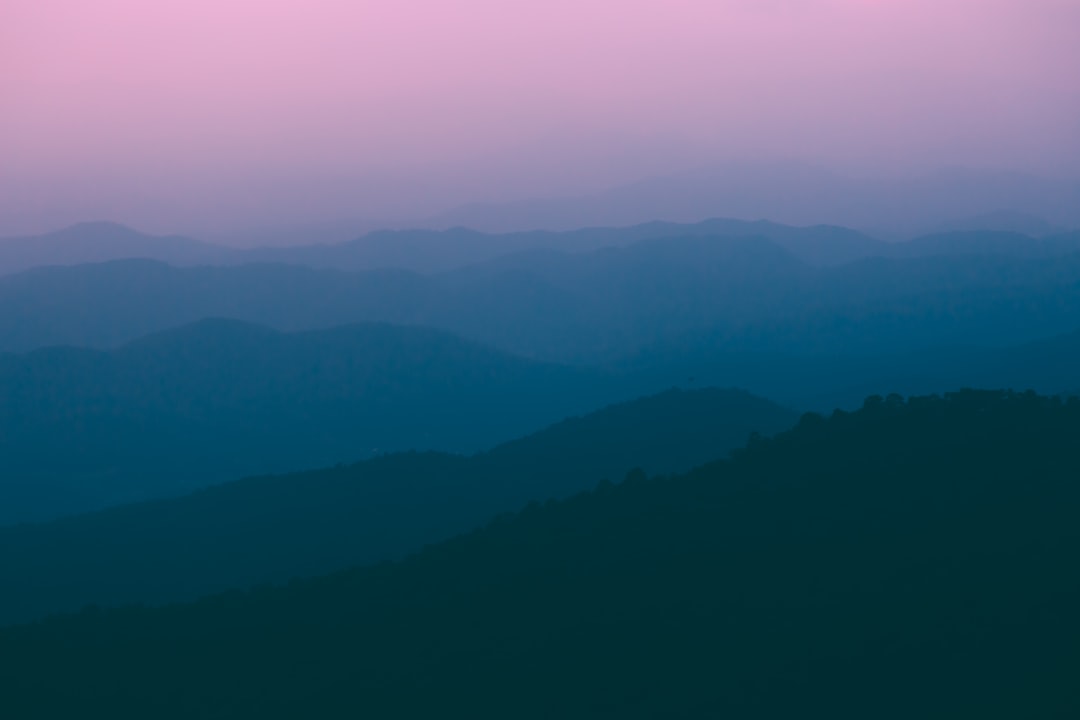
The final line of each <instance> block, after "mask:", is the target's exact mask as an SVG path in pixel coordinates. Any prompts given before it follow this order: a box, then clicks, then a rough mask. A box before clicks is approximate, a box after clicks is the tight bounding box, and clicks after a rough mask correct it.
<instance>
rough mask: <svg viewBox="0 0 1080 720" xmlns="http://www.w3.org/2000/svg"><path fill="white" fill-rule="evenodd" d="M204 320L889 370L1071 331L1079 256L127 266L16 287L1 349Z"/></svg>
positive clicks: (770, 255)
mask: <svg viewBox="0 0 1080 720" xmlns="http://www.w3.org/2000/svg"><path fill="white" fill-rule="evenodd" d="M1041 242H1046V241H1041ZM205 317H229V318H235V319H238V320H244V321H247V322H255V323H260V324H264V325H268V326H270V327H274V328H276V329H279V330H285V331H293V330H305V329H313V328H326V327H331V326H334V325H340V324H345V323H356V322H373V321H379V322H390V323H395V324H409V325H426V326H430V327H435V328H439V329H442V330H445V331H448V332H452V333H455V334H459V335H462V336H464V337H466V338H469V339H471V340H474V341H477V342H481V343H485V344H488V345H491V346H493V347H496V348H499V349H501V350H503V351H507V352H512V353H516V354H520V355H525V356H528V357H533V358H536V359H540V360H545V361H551V362H562V363H567V362H570V363H582V364H590V363H593V364H594V363H604V362H615V361H619V360H621V359H623V358H626V357H628V356H631V355H633V354H635V353H638V352H639V351H641V350H643V349H647V348H650V347H653V346H662V345H672V344H677V343H680V342H683V343H686V342H691V341H692V345H693V346H692V347H691V348H690V349H691V350H696V349H701V348H709V347H724V348H726V349H727V350H729V351H739V352H762V353H789V354H796V355H799V354H819V355H828V354H842V353H843V354H846V353H855V354H860V355H872V354H880V353H893V352H898V351H911V350H917V349H922V348H928V347H934V346H939V345H942V344H957V343H959V344H976V345H1007V344H1012V343H1019V342H1027V341H1033V340H1036V339H1038V338H1041V337H1047V336H1050V335H1055V334H1060V333H1064V332H1069V331H1072V330H1073V329H1075V328H1076V327H1077V325H1078V321H1080V253H1072V254H1066V255H1060V256H1054V257H1015V256H1010V255H1004V254H992V253H991V254H974V255H971V254H964V253H945V254H936V255H931V256H927V257H914V258H884V257H872V258H865V259H862V260H857V261H853V262H849V263H846V264H843V265H837V266H829V267H815V266H813V265H809V264H807V263H806V262H803V261H801V260H800V259H799V258H797V257H795V256H794V255H792V254H791V253H790V252H789V251H787V250H785V249H784V248H783V247H781V246H779V245H777V244H776V243H774V242H772V241H770V240H768V239H766V238H733V237H715V236H697V237H694V236H691V237H683V238H668V239H665V240H649V241H642V242H640V243H636V244H633V245H630V246H627V247H622V248H608V249H604V250H597V251H595V252H592V253H562V252H556V251H531V252H526V253H519V254H515V255H510V256H504V257H501V258H497V259H495V260H492V261H489V262H485V263H480V264H477V265H474V266H471V267H468V268H464V269H461V270H457V271H454V272H449V273H443V274H439V275H434V276H424V275H419V274H415V273H408V272H404V271H400V270H378V271H368V272H362V273H345V272H339V271H331V270H313V269H310V268H304V267H298V266H286V265H244V266H239V267H214V268H211V267H201V268H186V269H176V268H171V267H168V266H165V265H162V264H155V263H151V262H147V261H124V262H116V263H106V264H99V265H86V266H78V267H72V268H48V269H39V270H35V271H30V272H27V273H23V274H19V275H15V276H10V277H6V278H0V350H7V351H17V352H19V351H26V350H31V349H34V348H38V347H43V346H48V345H57V344H73V345H80V346H87V347H94V348H109V347H115V346H116V345H118V344H121V343H124V342H128V341H131V340H134V339H135V338H138V337H140V336H142V335H145V334H148V333H152V332H156V331H159V330H164V329H166V328H169V327H174V326H176V325H181V324H184V323H190V322H195V321H197V320H199V319H202V318H205ZM695 338H696V339H695ZM699 346H700V347H699Z"/></svg>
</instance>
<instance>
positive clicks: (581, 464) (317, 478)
mask: <svg viewBox="0 0 1080 720" xmlns="http://www.w3.org/2000/svg"><path fill="white" fill-rule="evenodd" d="M794 420H795V418H794V417H793V414H792V413H791V412H789V411H787V410H784V409H782V408H780V407H778V406H776V405H773V404H772V403H769V402H768V401H765V400H761V399H759V398H755V397H753V396H751V395H748V394H746V393H741V392H737V391H721V390H698V391H693V392H680V391H668V392H665V393H662V394H660V395H656V396H652V397H648V398H642V399H639V400H636V401H633V402H629V403H623V404H620V405H615V406H611V407H608V408H605V409H603V410H600V411H598V412H595V413H591V414H589V415H586V416H584V417H580V418H573V419H569V420H565V421H563V422H560V423H558V424H556V425H554V426H552V427H550V428H548V429H546V430H543V431H541V432H539V433H536V434H533V435H530V436H528V437H525V438H522V439H519V440H515V441H512V442H510V443H507V444H504V445H500V446H498V447H496V448H495V449H493V450H491V451H489V452H486V453H481V454H479V455H476V456H473V457H470V458H464V457H460V456H452V455H441V454H436V453H424V454H406V455H387V456H384V457H380V458H377V459H374V460H369V461H366V462H362V463H358V464H355V465H350V466H347V467H338V468H334V469H327V470H319V471H314V472H305V473H299V474H295V475H280V476H274V477H260V478H252V479H249V480H244V481H239V482H232V483H226V484H223V485H219V486H216V487H214V488H210V489H207V490H204V491H202V492H198V493H196V494H193V495H190V496H186V497H182V498H176V499H172V500H165V501H159V502H154V503H145V504H141V505H133V506H126V507H121V508H115V509H111V510H107V511H105V512H101V513H96V514H93V515H86V516H80V517H75V518H68V519H64V520H60V521H57V522H53V523H47V524H43V525H34V526H23V527H17V528H0V557H4V558H5V561H4V572H3V574H2V576H0V624H2V623H9V622H14V621H19V620H27V619H32V618H35V617H40V616H44V615H46V614H49V613H50V612H59V611H68V612H71V611H77V610H78V609H80V608H81V607H83V606H84V605H86V604H89V603H97V604H103V605H116V604H130V603H135V602H153V603H160V602H165V601H177V600H189V599H194V598H196V597H198V596H200V595H204V594H207V593H210V592H217V591H221V590H225V589H228V588H234V587H246V586H250V585H257V584H262V583H268V582H282V581H286V580H289V579H291V578H294V577H298V576H311V575H317V574H321V573H326V572H331V571H334V570H340V569H342V568H345V567H348V566H350V565H356V564H361V563H367V562H374V561H379V560H386V559H391V558H395V557H400V556H401V555H403V554H404V553H406V552H411V551H416V550H419V549H420V548H422V547H423V545H424V544H425V543H429V542H435V541H439V540H443V539H445V538H447V537H450V536H452V535H455V534H457V533H460V532H464V531H468V530H471V529H473V528H475V527H477V526H478V525H480V524H481V523H483V522H485V521H487V520H489V519H490V518H491V517H494V516H495V515H497V514H498V513H501V512H508V511H516V510H518V509H519V508H521V507H523V506H524V505H525V504H526V503H527V502H529V501H534V500H535V501H544V500H548V499H550V498H554V497H565V496H567V495H571V494H574V493H577V492H581V491H583V490H586V489H589V488H591V487H593V486H594V485H595V484H596V483H597V482H598V481H599V480H601V479H603V478H611V479H618V478H621V477H622V476H623V475H624V474H626V472H628V471H629V470H631V469H634V468H642V469H644V470H646V471H648V472H651V473H669V472H681V471H685V470H688V469H690V468H691V467H693V466H696V465H699V464H701V463H703V462H706V461H708V460H714V459H717V458H718V457H721V456H723V455H724V454H725V453H726V452H727V451H728V450H730V449H733V448H736V447H741V446H742V445H743V444H744V443H745V441H746V439H747V437H748V436H749V435H750V434H751V433H752V432H759V433H764V434H771V433H773V432H777V431H779V430H782V429H786V428H787V427H789V426H790V425H791V424H792V423H793V422H794Z"/></svg>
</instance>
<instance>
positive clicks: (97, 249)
mask: <svg viewBox="0 0 1080 720" xmlns="http://www.w3.org/2000/svg"><path fill="white" fill-rule="evenodd" d="M228 257H229V251H228V250H227V249H226V248H221V247H216V246H214V245H209V244H206V243H202V242H199V241H197V240H192V239H190V238H186V237H180V236H175V235H168V236H157V235H146V234H144V233H140V232H137V231H135V230H132V229H131V228H128V227H125V226H123V225H118V224H116V223H110V222H89V223H80V224H78V225H73V226H71V227H68V228H64V229H63V230H58V231H56V232H51V233H46V234H44V235H33V236H29V237H12V238H0V274H9V273H16V272H20V271H22V270H27V269H30V268H34V267H40V266H44V265H80V264H83V263H93V262H106V261H109V260H122V259H129V258H145V259H152V260H159V261H161V262H167V263H170V264H172V265H199V264H208V263H216V262H222V261H224V260H226V259H227V258H228Z"/></svg>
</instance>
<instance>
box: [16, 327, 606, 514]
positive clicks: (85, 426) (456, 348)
mask: <svg viewBox="0 0 1080 720" xmlns="http://www.w3.org/2000/svg"><path fill="white" fill-rule="evenodd" d="M623 392H624V390H623V386H622V385H619V384H617V383H615V382H613V381H611V379H610V378H609V376H608V375H607V374H604V373H600V372H597V371H592V370H586V369H575V368H567V367H561V366H556V365H547V364H542V363H536V362H533V361H529V360H525V359H522V358H518V357H513V356H510V355H507V354H505V353H501V352H499V351H496V350H492V349H489V348H486V347H483V346H480V345H477V344H475V343H473V342H469V341H466V340H462V339H460V338H457V337H455V336H452V335H448V334H446V333H442V332H438V331H434V330H428V329H424V328H409V327H394V326H388V325H378V324H373V325H357V326H345V327H339V328H334V329H331V330H325V331H312V332H305V333H297V334H281V333H279V332H276V331H273V330H270V329H268V328H265V327H260V326H254V325H249V324H245V323H241V322H238V321H233V320H205V321H201V322H198V323H195V324H193V325H189V326H186V327H182V328H179V329H176V330H172V331H168V332H164V333H161V334H157V335H154V336H151V337H147V338H144V339H142V340H139V341H137V342H133V343H130V344H127V345H124V346H122V347H120V348H118V349H116V350H112V351H108V352H102V351H94V350H85V349H77V348H63V347H57V348H49V349H44V350H39V351H35V352H32V353H29V354H26V355H0V397H2V398H3V399H2V401H0V458H2V463H3V468H2V470H0V474H2V475H3V477H4V478H5V482H4V483H3V484H2V485H0V498H2V499H0V523H12V522H17V521H25V520H32V519H41V518H48V517H55V516H57V515H59V514H64V513H72V512H79V511H86V510H92V509H95V508H100V507H103V506H105V505H108V504H113V503H116V502H121V501H125V500H135V499H141V498H150V497H162V496H165V495H169V494H176V493H179V492H184V491H189V490H191V489H193V488H197V487H203V486H206V485H210V484H213V483H216V482H222V481H225V480H233V479H238V478H240V477H243V476H246V475H253V474H259V473H267V472H282V471H288V470H300V469H308V468H311V467H318V466H322V465H331V464H334V463H337V462H352V461H356V460H359V459H362V458H365V457H369V456H371V455H373V454H378V453H384V452H389V451H395V450H407V449H424V450H442V451H456V452H473V451H476V450H479V449H482V448H485V447H490V446H492V445H494V444H495V443H497V442H500V441H504V440H509V439H511V438H513V437H516V436H520V435H523V434H525V433H526V432H530V431H533V430H535V429H536V428H539V427H542V426H544V425H546V424H548V423H551V422H554V421H556V420H558V419H560V418H564V417H566V416H568V415H572V414H576V413H580V412H583V411H586V410H589V409H592V408H595V407H598V406H602V405H604V404H606V403H609V402H612V401H614V400H617V399H622V398H625V397H626V395H624V394H623Z"/></svg>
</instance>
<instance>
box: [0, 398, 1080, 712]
mask: <svg viewBox="0 0 1080 720" xmlns="http://www.w3.org/2000/svg"><path fill="white" fill-rule="evenodd" d="M1078 432H1080V401H1077V400H1071V401H1069V402H1067V403H1066V402H1064V401H1062V400H1060V399H1049V398H1044V397H1039V396H1037V395H1035V394H1008V393H988V392H975V391H965V392H960V393H955V394H950V395H947V396H945V397H928V398H913V399H911V400H908V401H906V402H905V401H904V400H903V399H902V398H900V397H898V396H890V397H888V398H881V397H874V398H870V399H868V400H867V402H866V404H865V407H864V408H863V409H862V410H860V411H858V412H856V413H836V414H834V415H833V416H831V417H829V418H827V419H826V418H824V417H822V416H819V415H807V416H805V417H804V418H803V419H802V420H801V421H800V423H799V424H798V426H797V427H796V428H795V429H793V430H791V431H790V432H787V433H784V434H781V435H780V436H778V437H777V438H775V439H773V440H757V441H755V442H753V443H751V445H750V446H749V447H748V448H747V449H746V450H745V451H743V452H741V453H739V454H737V455H736V456H735V457H734V458H732V459H730V460H727V461H721V462H716V463H712V464H708V465H705V466H703V467H701V468H699V469H697V470H695V471H693V472H691V473H688V474H686V475H682V476H678V477H670V478H654V479H651V480H650V479H646V478H645V477H644V476H643V474H634V475H631V476H629V477H628V478H627V481H626V482H624V483H622V484H621V485H619V486H614V487H613V486H610V485H601V486H600V487H599V488H597V490H595V491H594V492H591V493H585V494H582V495H579V496H576V497H574V498H572V499H569V500H566V501H563V502H557V503H551V504H549V505H545V506H542V507H541V506H532V507H530V508H528V509H526V510H525V511H524V512H522V513H520V514H518V515H517V516H514V517H508V518H501V519H499V520H497V521H495V522H493V523H492V524H491V525H489V526H488V527H486V528H485V529H483V530H481V531H478V532H475V533H472V534H469V535H466V536H463V537H460V538H457V539H454V540H451V541H449V542H445V543H441V544H438V545H435V546H433V547H431V548H428V549H427V550H425V551H423V552H422V553H420V554H418V555H416V556H414V557H411V558H410V559H408V560H406V561H404V562H400V563H392V564H382V565H378V566H373V567H369V568H365V569H358V570H353V571H349V572H344V573H338V574H334V575H331V576H328V577H326V578H324V579H320V580H315V581H310V582H303V583H295V584H291V585H290V586H288V587H285V588H276V589H260V590H255V591H252V592H247V593H229V594H223V595H220V596H217V597H214V598H210V599H207V600H204V601H202V602H199V603H196V604H191V605H183V606H174V607H169V608H165V609H145V608H141V609H140V608H131V609H125V610H118V611H116V610H98V609H93V608H90V609H87V610H86V611H84V612H83V613H81V614H80V615H77V616H73V617H69V618H58V619H53V620H50V621H48V622H45V623H42V624H36V625H29V626H26V627H20V628H9V629H5V630H3V631H0V672H2V674H0V676H2V677H4V678H5V698H4V702H5V706H6V708H7V709H8V711H10V712H11V713H13V714H14V715H16V716H18V717H24V718H35V717H72V716H86V715H94V716H108V717H111V718H127V717H131V718H135V717H139V718H142V717H146V716H148V715H152V716H154V717H158V718H171V717H176V718H187V717H192V716H198V715H202V716H211V717H212V716H225V717H232V718H247V717H251V718H256V717H258V718H272V717H298V716H317V717H357V716H368V717H424V716H432V715H439V716H460V717H465V716H467V717H493V718H494V717H499V718H502V717H506V716H507V715H508V714H511V715H513V716H515V717H527V718H531V717H536V718H540V717H555V716H557V717H590V718H591V717H642V718H646V717H649V718H651V717H680V718H682V717H685V718H699V717H721V716H727V717H777V718H779V717H795V716H808V715H809V716H815V717H833V718H866V717H884V718H902V717H913V716H918V717H928V718H955V717H981V718H1012V717H1021V716H1023V717H1071V716H1074V715H1076V714H1077V712H1078V711H1080V696H1078V695H1077V692H1076V682H1075V672H1074V671H1075V668H1076V667H1077V663H1078V662H1080V622H1078V620H1077V615H1076V612H1075V607H1076V604H1077V602H1080V581H1078V580H1077V577H1076V573H1075V572H1072V571H1071V568H1072V567H1073V565H1074V560H1075V557H1076V554H1077V552H1078V551H1080V529H1078V526H1077V524H1076V522H1075V518H1076V515H1077V513H1078V512H1080V485H1078V484H1077V478H1078V477H1080V454H1078V453H1076V451H1075V438H1076V435H1077V433H1078Z"/></svg>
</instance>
